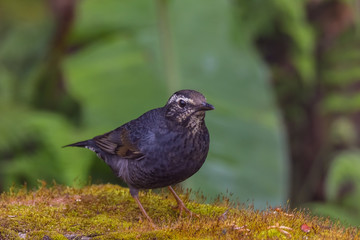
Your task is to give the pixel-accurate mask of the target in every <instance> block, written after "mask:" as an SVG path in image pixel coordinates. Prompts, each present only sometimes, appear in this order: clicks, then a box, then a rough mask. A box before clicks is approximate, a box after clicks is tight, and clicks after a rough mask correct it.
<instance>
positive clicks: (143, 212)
mask: <svg viewBox="0 0 360 240" xmlns="http://www.w3.org/2000/svg"><path fill="white" fill-rule="evenodd" d="M138 192H139V191H138V190H134V189H131V188H130V194H131V196H132V197H133V198H134V200H135V202H136V203H137V205H138V207H139V208H140V210H141V212H142V214H143V215H144V216H145V217H146V218H147V220H148V221H149V222H150V224H151V226H152V227H153V228H156V225H155V224H154V222H153V220H152V219H151V217H150V216H149V215H148V214H147V212H146V211H145V208H144V207H143V205H142V204H141V202H140V200H139V196H138Z"/></svg>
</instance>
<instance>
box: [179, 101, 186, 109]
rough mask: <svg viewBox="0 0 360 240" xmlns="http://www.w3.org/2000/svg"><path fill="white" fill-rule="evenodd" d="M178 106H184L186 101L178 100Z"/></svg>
mask: <svg viewBox="0 0 360 240" xmlns="http://www.w3.org/2000/svg"><path fill="white" fill-rule="evenodd" d="M179 106H180V107H182V108H183V107H185V106H186V102H185V101H184V100H180V101H179Z"/></svg>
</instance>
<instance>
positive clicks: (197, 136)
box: [68, 90, 214, 218]
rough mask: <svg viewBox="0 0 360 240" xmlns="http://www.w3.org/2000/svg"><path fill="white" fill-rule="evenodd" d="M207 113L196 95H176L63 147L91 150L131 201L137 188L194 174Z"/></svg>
mask: <svg viewBox="0 0 360 240" xmlns="http://www.w3.org/2000/svg"><path fill="white" fill-rule="evenodd" d="M212 109H214V108H213V106H212V105H210V104H208V103H206V99H205V97H204V96H203V95H202V94H201V93H199V92H196V91H193V90H181V91H178V92H176V93H174V94H173V95H172V96H171V97H170V98H169V100H168V102H167V104H166V105H165V106H164V107H162V108H157V109H153V110H150V111H148V112H146V113H144V114H143V115H141V116H140V117H139V118H137V119H135V120H132V121H130V122H128V123H125V124H124V125H122V126H120V127H119V128H117V129H115V130H113V131H111V132H108V133H105V134H103V135H99V136H96V137H94V138H93V139H90V140H86V141H82V142H78V143H74V144H70V145H68V146H76V147H85V148H88V149H90V150H92V151H94V152H95V153H96V154H97V155H98V156H99V158H101V159H103V160H104V161H105V162H106V164H108V165H109V166H110V167H111V169H112V170H113V171H114V173H115V174H116V175H117V176H118V177H120V178H122V179H123V180H124V181H125V182H126V183H127V184H128V186H129V188H130V193H131V195H132V196H133V197H134V198H137V195H138V191H139V189H152V188H161V187H166V186H170V185H173V184H176V183H179V182H182V181H184V180H185V179H187V178H189V177H191V176H192V175H193V174H194V173H196V172H197V171H198V170H199V169H200V167H201V166H202V165H203V163H204V161H205V159H206V156H207V153H208V150H209V133H208V130H207V128H206V125H205V121H204V117H205V111H207V110H212ZM173 194H174V193H173ZM177 201H178V199H177ZM178 203H179V202H178ZM138 204H139V203H138ZM179 204H181V203H179ZM140 205H141V204H140ZM139 207H140V206H139ZM141 207H142V206H141ZM141 207H140V208H141ZM143 213H144V212H143ZM144 214H146V212H145V213H144ZM146 217H148V216H147V215H146ZM148 218H149V217H148Z"/></svg>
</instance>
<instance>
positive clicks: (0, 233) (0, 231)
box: [0, 227, 21, 240]
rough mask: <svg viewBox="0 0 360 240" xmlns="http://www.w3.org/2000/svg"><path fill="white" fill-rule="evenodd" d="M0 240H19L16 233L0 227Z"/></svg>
mask: <svg viewBox="0 0 360 240" xmlns="http://www.w3.org/2000/svg"><path fill="white" fill-rule="evenodd" d="M0 239H11V240H20V239H21V238H20V237H19V235H18V234H17V232H15V231H13V230H11V229H8V228H3V227H0Z"/></svg>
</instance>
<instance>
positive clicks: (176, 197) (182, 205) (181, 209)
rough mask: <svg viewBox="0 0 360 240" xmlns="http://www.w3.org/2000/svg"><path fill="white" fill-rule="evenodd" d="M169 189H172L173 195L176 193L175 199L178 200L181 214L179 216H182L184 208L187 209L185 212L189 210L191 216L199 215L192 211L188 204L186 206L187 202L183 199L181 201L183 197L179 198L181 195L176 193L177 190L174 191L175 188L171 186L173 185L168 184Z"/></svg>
mask: <svg viewBox="0 0 360 240" xmlns="http://www.w3.org/2000/svg"><path fill="white" fill-rule="evenodd" d="M168 189H169V190H170V192H171V193H172V195H174V197H175V199H176V202H177V204H178V206H177V207H178V209H179V211H180V215H179V217H181V213H182V211H183V210H185V212H187V213H188V214H190V216H193V215H194V216H197V217H198V215H197V214H195V213H193V212H192V211H190V210H189V209H188V208H187V207H186V206H185V204H184V202H183V201H181V199H180V198H179V196H178V195H177V194H176V192H175V191H174V189H173V188H172V187H171V186H168Z"/></svg>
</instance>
